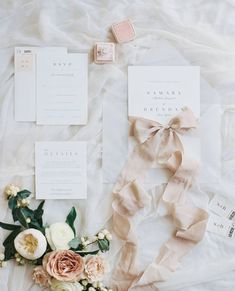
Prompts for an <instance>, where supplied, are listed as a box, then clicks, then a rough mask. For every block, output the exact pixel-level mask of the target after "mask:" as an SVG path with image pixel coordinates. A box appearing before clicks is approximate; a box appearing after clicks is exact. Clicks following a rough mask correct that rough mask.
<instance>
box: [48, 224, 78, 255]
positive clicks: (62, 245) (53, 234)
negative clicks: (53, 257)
mask: <svg viewBox="0 0 235 291" xmlns="http://www.w3.org/2000/svg"><path fill="white" fill-rule="evenodd" d="M46 238H47V241H48V243H49V245H50V247H51V249H52V250H53V251H55V250H69V249H70V246H69V242H70V241H71V240H72V239H73V238H74V232H73V230H72V228H71V227H70V226H69V225H68V224H67V223H65V222H57V223H54V224H52V225H51V226H50V227H49V228H46Z"/></svg>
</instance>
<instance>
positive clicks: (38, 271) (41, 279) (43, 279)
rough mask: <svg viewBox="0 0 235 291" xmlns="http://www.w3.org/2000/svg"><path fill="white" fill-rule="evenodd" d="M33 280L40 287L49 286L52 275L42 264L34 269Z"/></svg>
mask: <svg viewBox="0 0 235 291" xmlns="http://www.w3.org/2000/svg"><path fill="white" fill-rule="evenodd" d="M33 280H34V282H35V283H36V284H38V285H39V286H40V287H45V288H49V287H50V286H51V276H50V275H49V274H48V273H47V272H46V270H45V269H44V268H43V267H42V266H38V267H36V268H34V270H33Z"/></svg>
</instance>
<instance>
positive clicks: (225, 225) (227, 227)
mask: <svg viewBox="0 0 235 291" xmlns="http://www.w3.org/2000/svg"><path fill="white" fill-rule="evenodd" d="M207 230H208V231H209V232H213V233H216V234H219V235H221V236H224V237H227V238H231V239H232V238H233V237H234V231H235V222H233V221H231V220H229V219H227V218H224V217H219V216H217V215H214V214H210V217H209V221H208V224H207Z"/></svg>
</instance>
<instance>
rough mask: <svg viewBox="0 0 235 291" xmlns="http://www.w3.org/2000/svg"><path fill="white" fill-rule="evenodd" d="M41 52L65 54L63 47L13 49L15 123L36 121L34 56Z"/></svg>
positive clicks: (65, 50) (35, 65)
mask: <svg viewBox="0 0 235 291" xmlns="http://www.w3.org/2000/svg"><path fill="white" fill-rule="evenodd" d="M41 51H50V52H51V53H63V54H66V52H67V49H66V48H64V47H45V48H42V47H16V48H15V57H14V59H15V119H16V121H26V122H29V121H30V122H33V121H36V80H37V75H36V67H37V64H36V56H37V54H38V53H39V52H41ZM26 108H27V110H26Z"/></svg>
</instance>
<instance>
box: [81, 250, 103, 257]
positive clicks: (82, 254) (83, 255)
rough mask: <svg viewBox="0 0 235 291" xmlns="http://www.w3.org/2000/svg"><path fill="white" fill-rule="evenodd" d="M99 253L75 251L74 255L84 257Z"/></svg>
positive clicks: (96, 251)
mask: <svg viewBox="0 0 235 291" xmlns="http://www.w3.org/2000/svg"><path fill="white" fill-rule="evenodd" d="M99 251H100V250H95V251H90V252H83V251H76V253H77V254H79V255H80V256H82V257H85V256H87V255H97V254H98V252H99Z"/></svg>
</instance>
